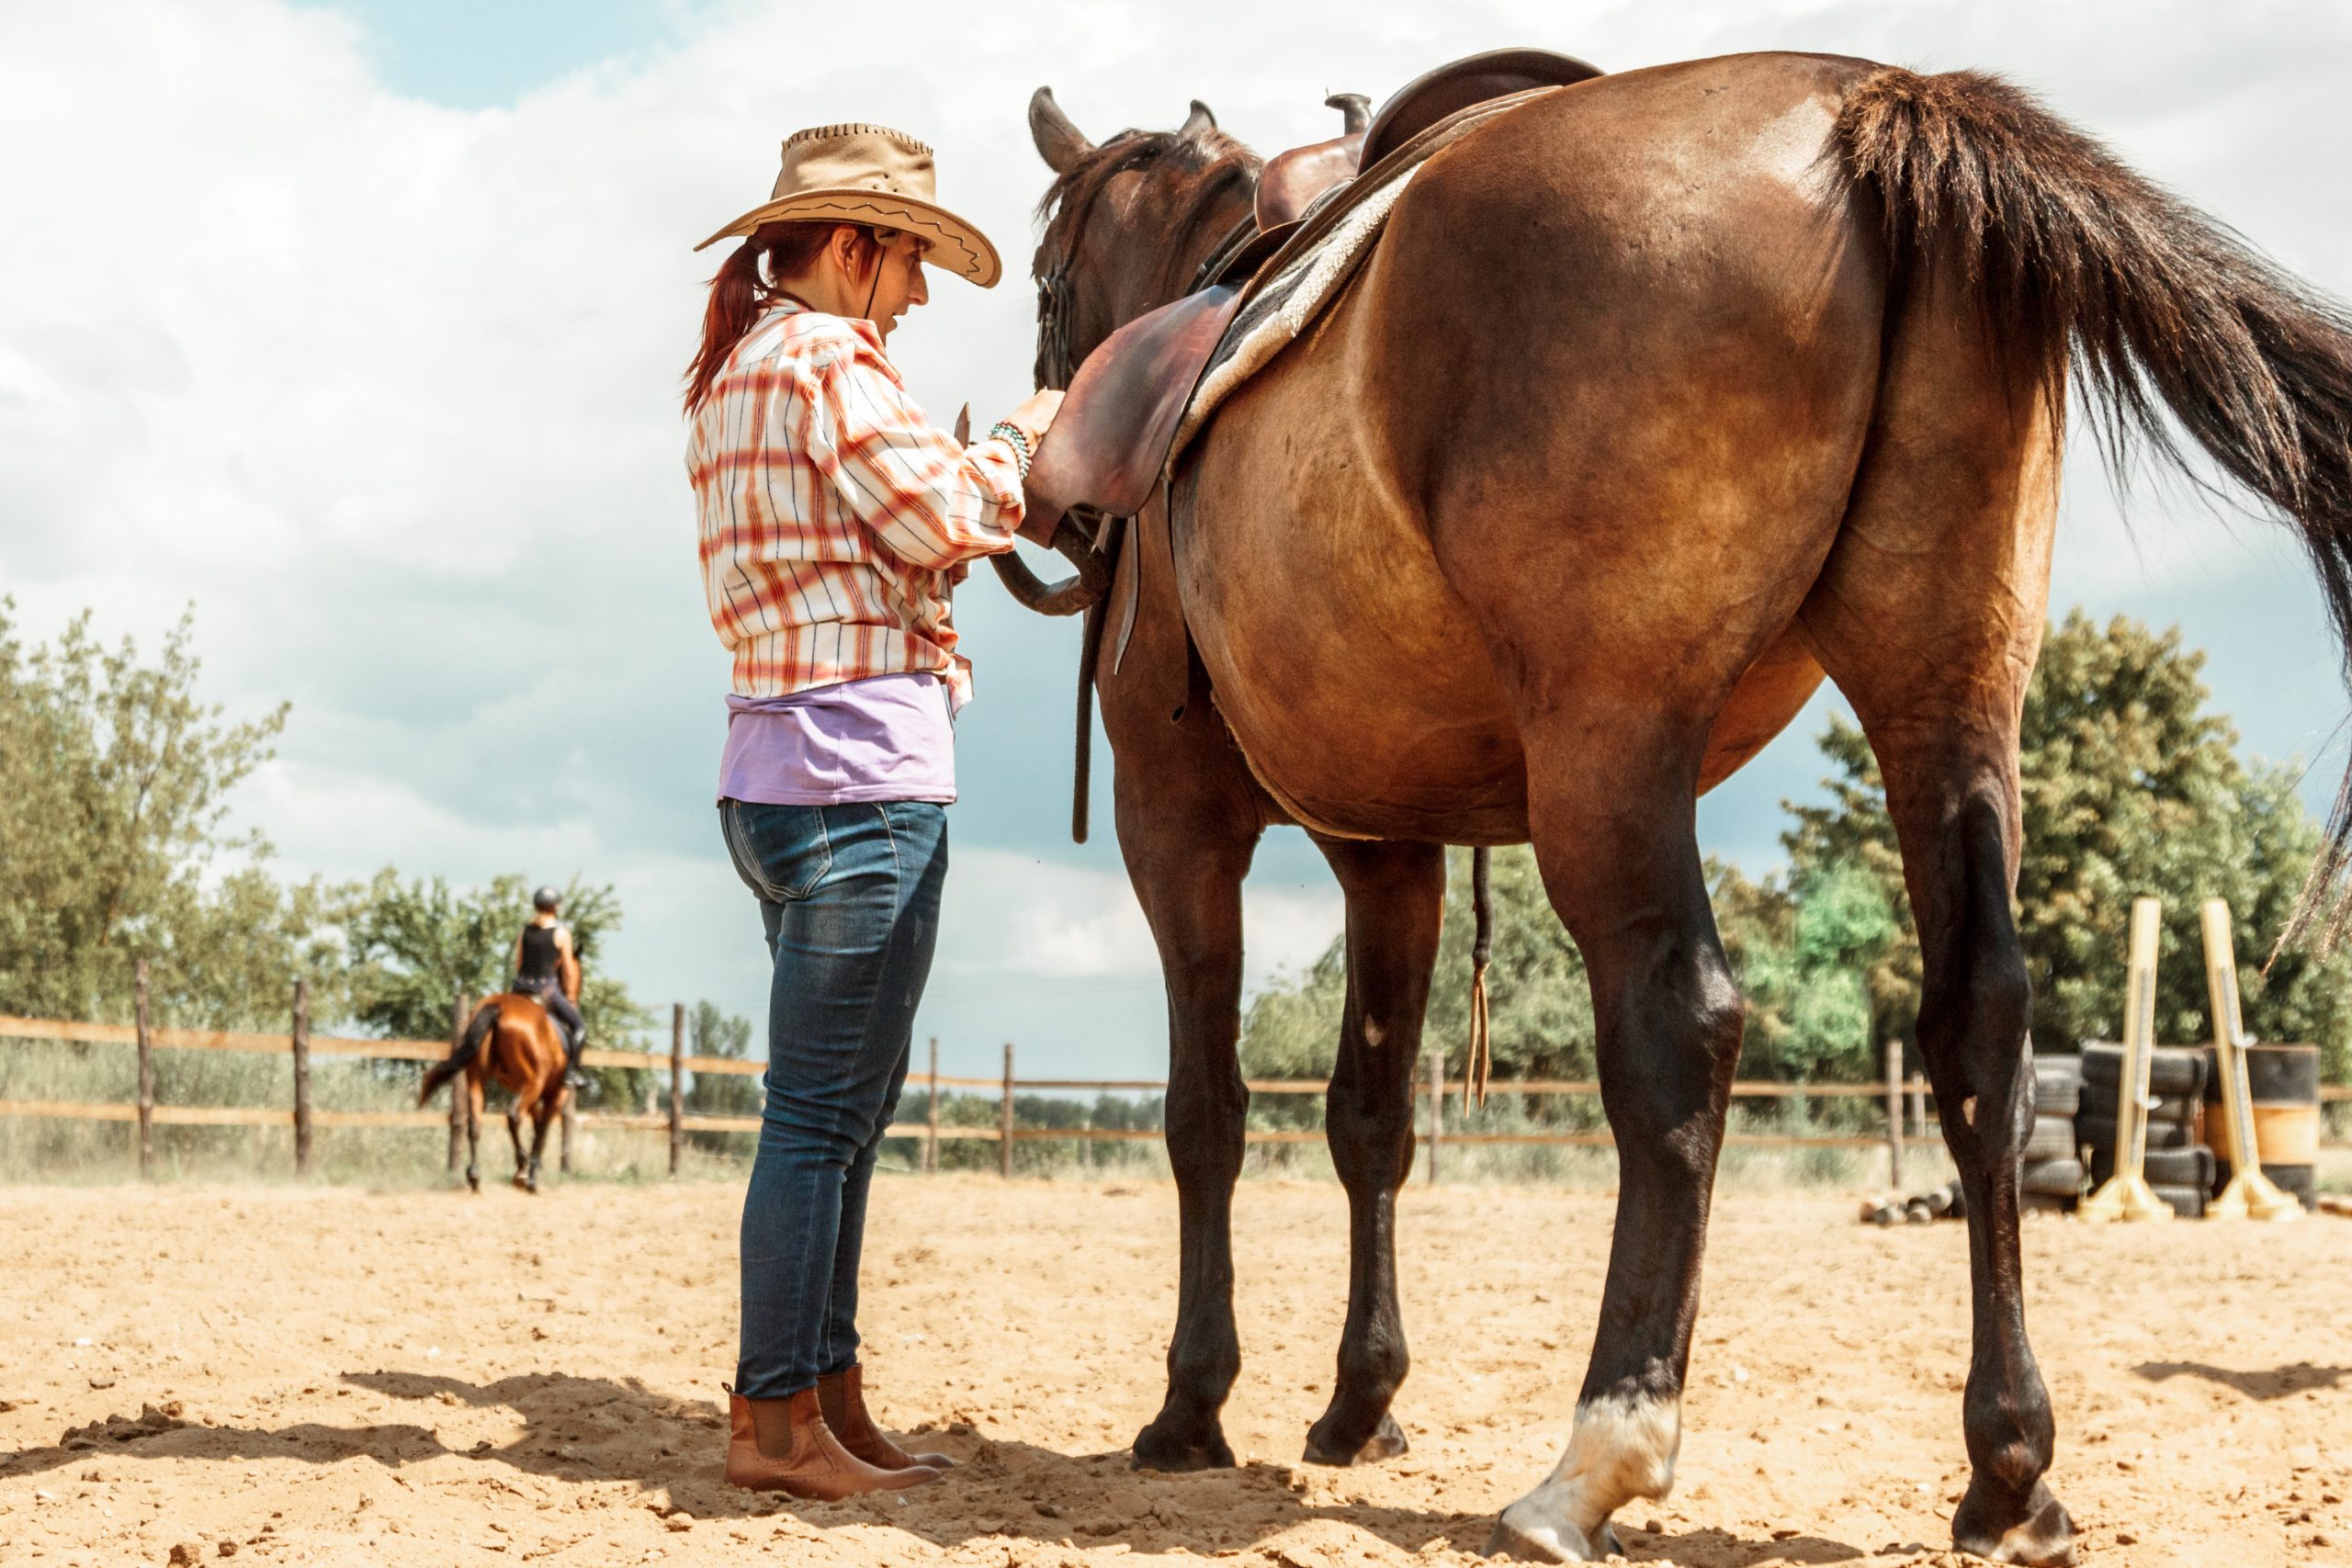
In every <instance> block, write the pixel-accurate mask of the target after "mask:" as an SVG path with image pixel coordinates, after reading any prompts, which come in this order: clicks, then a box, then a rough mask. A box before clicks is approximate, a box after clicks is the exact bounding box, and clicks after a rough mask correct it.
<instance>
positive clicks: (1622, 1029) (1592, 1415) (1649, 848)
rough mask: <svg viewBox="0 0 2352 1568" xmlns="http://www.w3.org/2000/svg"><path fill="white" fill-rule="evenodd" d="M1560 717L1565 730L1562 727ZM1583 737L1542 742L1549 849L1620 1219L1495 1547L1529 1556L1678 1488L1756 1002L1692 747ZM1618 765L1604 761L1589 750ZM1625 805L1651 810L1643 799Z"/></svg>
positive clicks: (1585, 1538) (1539, 777)
mask: <svg viewBox="0 0 2352 1568" xmlns="http://www.w3.org/2000/svg"><path fill="white" fill-rule="evenodd" d="M1563 728H1564V729H1565V728H1566V727H1563ZM1644 728H1645V727H1643V726H1641V725H1634V726H1631V727H1629V728H1628V732H1627V733H1624V734H1622V735H1611V736H1604V737H1596V736H1594V735H1592V734H1591V733H1590V732H1589V730H1584V729H1577V730H1575V731H1574V732H1572V733H1564V734H1563V735H1560V736H1556V737H1555V736H1545V737H1543V738H1541V739H1538V740H1537V741H1536V743H1535V744H1532V745H1531V747H1530V751H1529V777H1530V779H1531V781H1543V787H1542V788H1541V789H1540V790H1539V791H1538V792H1537V793H1536V794H1535V795H1534V796H1533V798H1532V800H1531V807H1532V820H1531V826H1532V829H1533V833H1534V840H1535V848H1536V857H1537V862H1538V863H1539V865H1540V866H1541V868H1542V870H1543V874H1544V886H1545V888H1546V890H1547V891H1548V892H1549V893H1550V895H1551V898H1552V904H1553V907H1554V908H1555V909H1556V910H1557V911H1558V913H1559V915H1560V918H1561V919H1562V920H1563V921H1564V922H1566V925H1567V928H1568V930H1569V932H1570V933H1571V934H1572V935H1573V936H1574V937H1575V938H1576V942H1577V946H1578V948H1580V949H1581V950H1582V952H1583V953H1584V959H1585V965H1586V970H1587V974H1588V976H1589V979H1590V984H1591V988H1592V1003H1593V1019H1594V1022H1595V1024H1596V1026H1597V1030H1598V1035H1599V1040H1598V1046H1599V1060H1600V1092H1601V1100H1602V1103H1603V1105H1604V1106H1605V1108H1606V1109H1607V1111H1608V1113H1609V1123H1610V1127H1611V1131H1612V1132H1613V1133H1614V1134H1615V1135H1616V1144H1617V1161H1618V1193H1617V1213H1616V1220H1615V1224H1614V1227H1613V1232H1612V1235H1613V1240H1612V1241H1611V1246H1610V1251H1609V1269H1608V1275H1607V1278H1606V1280H1605V1281H1604V1283H1603V1285H1602V1289H1601V1298H1600V1323H1599V1325H1598V1327H1597V1329H1596V1331H1595V1333H1594V1336H1593V1347H1592V1359H1591V1360H1590V1362H1589V1365H1588V1367H1587V1370H1586V1372H1585V1379H1584V1386H1583V1388H1582V1391H1581V1392H1580V1393H1578V1394H1577V1406H1576V1416H1575V1424H1574V1426H1573V1427H1572V1428H1571V1430H1570V1433H1569V1437H1568V1443H1567V1448H1566V1452H1565V1453H1564V1454H1563V1455H1562V1456H1561V1459H1560V1461H1559V1463H1558V1464H1557V1465H1556V1466H1555V1468H1554V1469H1553V1471H1552V1472H1551V1474H1550V1475H1549V1476H1548V1477H1547V1478H1546V1479H1545V1480H1544V1483H1542V1484H1541V1485H1539V1486H1537V1487H1536V1488H1535V1489H1534V1490H1533V1491H1532V1492H1530V1493H1529V1494H1528V1495H1526V1496H1524V1497H1521V1499H1519V1500H1518V1501H1517V1502H1515V1503H1513V1504H1512V1505H1511V1506H1510V1507H1509V1508H1507V1509H1505V1510H1504V1511H1503V1515H1502V1517H1501V1518H1500V1519H1499V1520H1498V1522H1497V1524H1496V1526H1495V1531H1494V1535H1493V1537H1492V1539H1491V1540H1489V1541H1488V1543H1487V1551H1488V1552H1490V1553H1501V1554H1506V1555H1509V1556H1512V1557H1518V1558H1522V1559H1526V1560H1530V1561H1535V1562H1589V1561H1593V1560H1596V1559H1599V1558H1600V1557H1603V1556H1606V1555H1610V1554H1611V1553H1614V1552H1616V1551H1618V1544H1617V1538H1616V1534H1615V1531H1614V1529H1612V1527H1611V1524H1610V1517H1611V1515H1612V1514H1613V1513H1614V1512H1615V1511H1616V1510H1617V1509H1618V1508H1620V1507H1622V1506H1624V1505H1625V1504H1627V1503H1629V1502H1632V1501H1633V1500H1634V1499H1635V1498H1642V1497H1646V1498H1662V1497H1664V1496H1665V1495H1667V1493H1668V1490H1669V1489H1670V1488H1671V1486H1672V1484H1673V1481H1674V1465H1675V1458H1676V1454H1677V1452H1678V1450H1679V1447H1680V1443H1681V1433H1682V1391H1683V1386H1684V1379H1685V1376H1686V1374H1687V1371H1688V1369H1689V1365H1690V1359H1691V1327H1692V1325H1693V1323H1694V1321H1695V1320H1696V1317H1697V1314H1698V1304H1699V1272H1700V1262H1701V1258H1702V1254H1703V1252H1704V1249H1705V1244H1706V1228H1707V1210H1708V1205H1709V1201H1710V1200H1711V1198H1712V1196H1713V1189H1714V1172H1715V1161H1716V1156H1718V1155H1719V1154H1720V1152H1721V1150H1722V1146H1723V1134H1724V1109H1725V1107H1726V1106H1727V1104H1728V1103H1729V1098H1730V1091H1731V1078H1732V1074H1733V1071H1734V1069H1735V1067H1736V1064H1737V1062H1738V1058H1739V1045H1740V1033H1741V1029H1742V1025H1743V1021H1744V1017H1745V1009H1744V1007H1743V1004H1742V1002H1741V1000H1740V997H1739V991H1738V987H1737V986H1736V982H1735V981H1734V979H1733V976H1732V973H1731V966H1730V964H1729V962H1728V961H1727V960H1726V959H1725V957H1724V951H1723V946H1722V943H1721V942H1719V940H1718V939H1717V936H1716V932H1715V925H1714V917H1713V911H1712V910H1711V909H1710V908H1709V906H1708V902H1707V886H1706V878H1705V874H1704V872H1703V870H1702V866H1701V863H1700V859H1699V851H1698V845H1697V841H1696V839H1695V837H1694V835H1693V831H1692V823H1691V810H1690V807H1689V805H1688V802H1689V801H1690V800H1691V788H1692V783H1693V781H1694V780H1695V778H1696V776H1697V770H1698V761H1699V759H1698V752H1699V750H1700V744H1699V741H1698V739H1692V738H1684V737H1679V736H1674V735H1668V734H1660V733H1645V732H1644ZM1595 757H1605V758H1610V759H1612V760H1613V761H1612V763H1611V766H1609V767H1607V768H1606V769H1601V768H1596V767H1595V766H1594V765H1593V762H1592V759H1593V758H1595ZM1628 802H1649V803H1651V804H1650V806H1649V807H1648V808H1647V809H1645V810H1629V809H1627V803H1628Z"/></svg>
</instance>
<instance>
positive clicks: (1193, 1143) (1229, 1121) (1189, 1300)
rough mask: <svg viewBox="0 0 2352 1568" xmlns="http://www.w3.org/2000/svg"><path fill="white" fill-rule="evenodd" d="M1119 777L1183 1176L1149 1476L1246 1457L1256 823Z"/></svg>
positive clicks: (1148, 1436)
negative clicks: (1251, 886) (1242, 1383)
mask: <svg viewBox="0 0 2352 1568" xmlns="http://www.w3.org/2000/svg"><path fill="white" fill-rule="evenodd" d="M1129 776H1130V775H1129V773H1128V771H1127V770H1125V769H1122V770H1121V773H1120V781H1119V782H1120V785H1121V788H1120V810H1119V841H1120V848H1121V850H1122V852H1124V853H1125V856H1126V859H1127V868H1128V874H1129V875H1130V877H1132V878H1133V880H1134V882H1135V886H1136V896H1137V897H1138V898H1139V899H1140V900H1141V901H1142V904H1143V908H1144V913H1145V915H1146V917H1147V918H1148V919H1149V920H1150V922H1151V931H1152V937H1153V939H1154V941H1155V942H1156V943H1157V944H1158V946H1159V961H1160V966H1161V970H1162V973H1163V975H1164V976H1165V978H1166V981H1167V986H1168V1026H1169V1063H1168V1100H1167V1106H1166V1118H1167V1120H1166V1132H1165V1136H1166V1141H1167V1145H1168V1163H1169V1166H1170V1168H1171V1169H1172V1171H1173V1172H1174V1174H1175V1178H1176V1201H1177V1206H1178V1213H1179V1224H1178V1231H1179V1235H1180V1237H1181V1242H1180V1246H1181V1251H1182V1262H1181V1264H1180V1271H1179V1274H1178V1276H1177V1288H1176V1330H1175V1333H1174V1334H1173V1336H1171V1337H1170V1339H1169V1342H1168V1394H1167V1398H1166V1400H1165V1401H1164V1402H1163V1403H1162V1404H1161V1405H1160V1409H1159V1415H1157V1416H1154V1417H1152V1419H1151V1421H1150V1423H1149V1424H1148V1426H1146V1427H1144V1428H1143V1430H1142V1431H1140V1432H1138V1433H1137V1434H1136V1440H1135V1459H1136V1465H1137V1466H1138V1467H1141V1468H1145V1469H1150V1470H1204V1469H1209V1468H1212V1467H1220V1466H1226V1465H1230V1464H1232V1463H1233V1450H1232V1448H1231V1447H1230V1446H1229V1445H1227V1442H1226V1440H1225V1431H1224V1426H1223V1423H1222V1421H1221V1419H1220V1413H1221V1412H1222V1411H1223V1410H1224V1408H1225V1400H1226V1395H1227V1393H1230V1392H1231V1391H1232V1388H1233V1380H1234V1379H1235V1378H1236V1377H1238V1376H1239V1375H1240V1371H1241V1341H1240V1337H1239V1336H1238V1334H1237V1332H1236V1331H1235V1328H1234V1322H1233V1184H1234V1182H1235V1181H1236V1180H1237V1179H1239V1177H1240V1174H1241V1156H1242V1151H1243V1148H1244V1145H1245V1141H1246V1140H1245V1137H1244V1131H1245V1127H1244V1123H1245V1121H1246V1118H1247V1113H1248V1111H1249V1107H1250V1092H1249V1090H1248V1089H1246V1088H1245V1087H1244V1086H1243V1084H1242V1081H1241V1068H1240V1063H1239V1059H1238V1055H1237V1046H1238V1040H1239V1036H1240V1032H1241V881H1242V878H1243V877H1244V876H1246V875H1248V874H1249V871H1250V854H1251V852H1252V851H1253V849H1254V848H1255V846H1256V843H1257V837H1258V827H1257V824H1256V822H1254V821H1246V822H1245V821H1240V820H1237V819H1236V818H1232V817H1230V816H1227V815H1226V814H1222V813H1218V812H1215V811H1197V812H1191V813H1186V812H1182V811H1177V810H1170V809H1168V808H1167V807H1168V803H1166V802H1164V801H1155V802H1154V803H1153V807H1154V808H1153V809H1151V810H1148V811H1144V810H1136V809H1132V808H1131V807H1132V803H1131V801H1130V799H1129V796H1128V793H1127V788H1126V782H1127V779H1128V777H1129Z"/></svg>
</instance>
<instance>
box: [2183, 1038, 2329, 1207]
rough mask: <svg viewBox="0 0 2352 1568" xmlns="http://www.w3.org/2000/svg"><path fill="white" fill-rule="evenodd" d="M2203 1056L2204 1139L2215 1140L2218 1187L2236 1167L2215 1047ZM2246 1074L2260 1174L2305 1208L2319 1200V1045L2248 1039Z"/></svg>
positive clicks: (2247, 1093)
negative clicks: (2268, 1042)
mask: <svg viewBox="0 0 2352 1568" xmlns="http://www.w3.org/2000/svg"><path fill="white" fill-rule="evenodd" d="M2205 1057H2206V1063H2207V1070H2206V1077H2205V1129H2206V1133H2205V1141H2206V1142H2207V1143H2209V1144H2211V1145H2212V1146H2213V1153H2214V1156H2215V1157H2214V1168H2213V1176H2214V1182H2215V1186H2214V1189H2213V1190H2215V1191H2216V1192H2218V1191H2220V1190H2221V1184H2222V1183H2224V1182H2227V1181H2228V1180H2229V1179H2230V1173H2231V1171H2232V1169H2233V1166H2232V1163H2231V1162H2232V1158H2233V1154H2232V1150H2231V1148H2230V1123H2229V1118H2228V1116H2227V1115H2226V1114H2225V1113H2224V1111H2222V1085H2221V1082H2220V1079H2219V1077H2217V1074H2218V1072H2219V1067H2218V1066H2217V1065H2216V1064H2215V1063H2214V1061H2213V1053H2212V1052H2211V1050H2210V1049H2209V1050H2208V1051H2207V1052H2206V1053H2205ZM2245 1077H2246V1099H2247V1100H2249V1101H2250V1102H2251V1106H2252V1111H2253V1114H2254V1142H2255V1147H2256V1151H2257V1152H2258V1153H2259V1155H2260V1156H2261V1159H2262V1174H2263V1175H2265V1176H2267V1177H2268V1178H2270V1179H2271V1180H2272V1181H2273V1182H2275V1183H2276V1184H2277V1185H2278V1188H2279V1190H2282V1191H2286V1192H2291V1193H2293V1194H2294V1195H2295V1197H2296V1198H2297V1199H2298V1200H2299V1201H2301V1203H2302V1205H2303V1207H2304V1208H2306V1209H2308V1208H2311V1207H2312V1206H2313V1205H2314V1204H2315V1203H2316V1202H2317V1201H2319V1193H2318V1186H2317V1183H2316V1182H2315V1180H2314V1177H2315V1176H2316V1174H2317V1173H2316V1172H2315V1170H2314V1169H2313V1161H2314V1160H2315V1159H2316V1158H2317V1156H2318V1153H2319V1047H2318V1046H2316V1045H2264V1044H2259V1043H2257V1044H2252V1045H2248V1046H2247V1047H2246V1048H2245Z"/></svg>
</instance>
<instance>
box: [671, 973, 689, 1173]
mask: <svg viewBox="0 0 2352 1568" xmlns="http://www.w3.org/2000/svg"><path fill="white" fill-rule="evenodd" d="M685 1082H686V1004H685V1003H684V1002H672V1003H671V1004H670V1174H671V1175H673V1176H675V1175H677V1174H678V1160H679V1158H680V1156H683V1155H684V1152H685V1147H686V1089H685Z"/></svg>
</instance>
